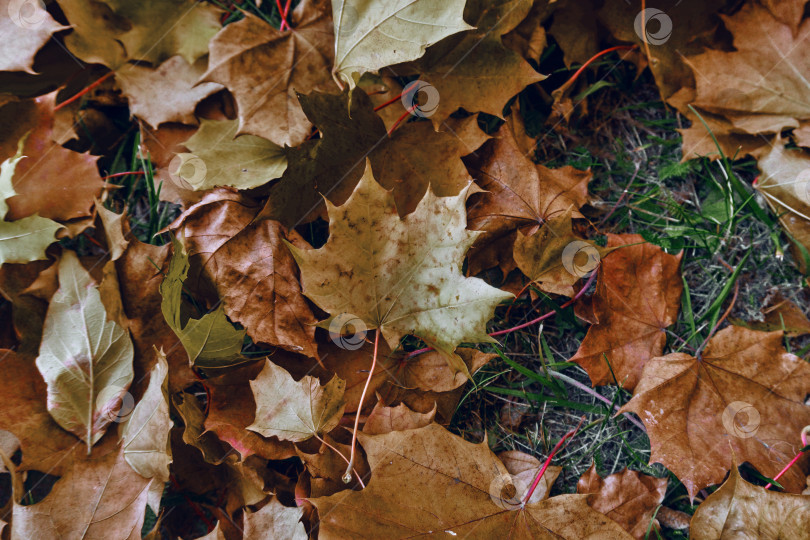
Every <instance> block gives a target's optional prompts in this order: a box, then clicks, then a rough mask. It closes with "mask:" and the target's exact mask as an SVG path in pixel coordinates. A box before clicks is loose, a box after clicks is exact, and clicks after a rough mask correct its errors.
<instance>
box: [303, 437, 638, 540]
mask: <svg viewBox="0 0 810 540" xmlns="http://www.w3.org/2000/svg"><path fill="white" fill-rule="evenodd" d="M359 437H360V441H361V443H362V445H363V449H364V450H365V451H366V455H367V456H368V460H369V464H370V465H371V471H372V477H371V480H370V481H369V483H368V484H367V486H366V488H365V489H363V490H362V491H351V492H342V493H337V494H334V495H330V496H328V497H315V498H312V499H309V500H310V502H312V503H313V504H314V505H315V506H316V507H317V508H318V513H319V514H320V525H319V537H320V538H323V539H326V540H328V539H332V538H345V537H346V536H347V535H348V536H352V537H356V538H383V537H384V538H409V537H412V536H413V535H414V534H419V535H424V536H433V535H436V536H439V535H441V536H443V537H446V536H447V535H450V536H458V537H474V538H496V537H507V536H508V537H509V538H515V539H518V538H544V539H545V538H571V539H574V538H576V539H580V538H584V537H586V536H588V535H601V536H603V537H605V538H608V537H610V538H617V539H618V538H629V535H627V533H625V532H624V530H622V528H621V527H619V525H617V524H616V523H615V522H613V521H612V520H610V519H609V518H607V517H605V516H604V515H602V514H600V513H599V512H597V511H595V510H593V509H592V508H590V507H589V506H588V505H587V503H586V502H585V499H586V497H584V496H580V495H559V496H557V497H552V498H550V499H546V500H543V501H540V502H530V503H528V504H526V505H525V507H521V505H520V504H519V502H513V501H512V499H513V497H512V495H514V493H513V494H511V495H509V496H507V497H505V496H504V495H506V494H505V493H504V492H503V491H502V488H503V487H505V486H508V487H511V486H513V485H514V484H512V483H511V476H510V474H509V472H508V471H507V469H506V467H505V466H504V465H503V463H501V461H500V460H498V458H497V457H496V456H495V454H493V453H492V451H491V450H490V449H489V447H488V446H487V444H486V443H481V444H473V443H469V442H467V441H465V440H463V439H461V438H460V437H458V436H456V435H453V434H451V433H450V432H448V431H447V430H445V429H444V428H442V427H439V426H438V425H436V424H430V425H428V426H425V427H423V428H419V429H414V430H408V431H394V432H391V433H387V434H385V435H374V436H368V435H364V434H360V435H359ZM405 478H407V481H403V479H405ZM512 489H513V490H514V488H512ZM403 507H404V508H407V511H396V512H392V509H395V508H403Z"/></svg>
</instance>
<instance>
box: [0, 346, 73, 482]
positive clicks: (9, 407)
mask: <svg viewBox="0 0 810 540" xmlns="http://www.w3.org/2000/svg"><path fill="white" fill-rule="evenodd" d="M0 369H2V372H3V376H4V377H6V378H7V379H8V380H9V381H14V384H4V385H2V386H0V402H2V403H3V407H2V409H0V429H4V430H8V431H10V432H11V433H13V434H14V435H15V436H16V437H17V438H18V439H19V440H20V448H21V449H22V452H23V455H22V462H21V463H20V464H19V466H18V467H17V470H18V471H20V472H24V471H27V470H31V469H38V470H44V471H51V474H60V473H61V472H62V471H61V465H62V462H63V460H64V457H65V454H66V452H67V451H69V450H71V449H73V448H75V447H76V446H78V445H79V444H80V442H79V441H77V440H76V438H75V437H74V436H73V435H71V434H69V433H68V432H67V431H65V430H64V429H62V428H61V427H59V425H58V424H57V423H56V422H55V421H54V419H53V418H52V417H51V415H50V414H49V413H48V409H47V408H46V401H47V386H46V385H45V381H43V380H42V375H40V373H39V371H38V370H37V368H36V364H35V363H34V358H31V357H27V356H24V355H21V354H18V353H16V352H14V351H9V350H0Z"/></svg>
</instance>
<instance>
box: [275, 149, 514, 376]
mask: <svg viewBox="0 0 810 540" xmlns="http://www.w3.org/2000/svg"><path fill="white" fill-rule="evenodd" d="M468 189H469V187H468V188H467V189H464V190H462V192H461V193H460V194H458V195H456V196H452V197H437V196H436V195H435V194H434V193H433V191H432V190H428V192H427V193H426V194H425V196H424V198H423V199H422V200H421V202H420V203H419V205H418V206H417V207H416V209H415V210H414V211H413V212H412V213H411V214H408V215H407V216H406V217H405V218H404V219H400V217H399V215H398V214H397V208H396V205H395V203H394V198H393V194H392V193H391V192H389V191H386V190H385V189H384V188H383V187H382V186H380V185H379V184H378V183H377V181H376V180H375V179H374V177H373V175H372V172H371V165H370V164H368V163H367V165H366V171H365V174H364V175H363V177H362V178H361V179H360V182H359V184H358V185H357V188H355V190H354V193H352V195H351V197H350V198H349V199H348V200H347V201H346V203H345V204H343V205H342V206H339V207H335V206H333V205H332V204H330V203H329V202H328V201H327V210H328V212H329V240H328V241H327V242H326V245H324V246H323V247H322V248H320V249H316V250H302V249H298V248H295V247H293V246H290V249H291V250H292V252H293V255H294V256H295V258H296V261H297V262H298V266H299V267H301V282H302V285H303V290H304V294H306V295H307V296H308V297H309V298H310V299H311V300H312V301H313V302H315V303H316V304H318V306H320V307H321V308H322V309H324V310H325V311H327V312H329V313H330V314H331V315H332V317H331V318H330V319H328V320H327V321H324V322H322V323H321V325H323V326H329V324H330V323H331V321H333V320H335V317H338V316H344V317H345V316H346V315H345V314H351V316H352V317H356V318H359V319H360V320H362V321H363V322H364V323H365V324H366V325H367V326H368V327H369V328H372V329H373V328H379V329H380V331H381V332H382V335H383V337H385V339H386V341H387V342H388V345H389V346H390V347H391V348H392V349H394V348H395V347H396V346H397V344H398V343H399V341H400V340H401V339H402V338H403V337H404V336H405V335H407V334H414V335H416V336H418V337H420V338H422V339H423V340H424V341H425V342H426V343H427V344H428V345H430V346H432V347H434V348H435V349H436V350H438V351H439V352H441V353H442V354H443V355H444V357H445V359H447V361H448V363H449V364H450V366H451V367H452V368H453V369H454V371H461V372H463V373H465V374H468V371H467V367H466V365H465V364H464V362H463V360H462V359H461V358H460V357H459V356H458V355H457V354H455V353H454V352H453V351H454V349H455V348H456V347H457V346H458V345H459V344H460V343H462V342H491V341H493V340H492V338H491V337H489V336H488V335H487V333H486V323H487V321H489V319H490V318H492V315H493V312H494V310H495V306H497V305H498V304H499V303H500V302H501V301H503V300H506V299H508V298H511V297H512V294H510V293H507V292H504V291H501V290H499V289H496V288H494V287H491V286H490V285H488V284H487V283H486V282H485V281H483V280H481V279H478V278H467V277H464V275H463V274H462V273H461V265H462V262H463V260H464V254H465V253H466V252H467V250H468V249H469V247H470V245H472V243H473V242H474V241H475V239H476V237H477V236H478V235H477V233H475V232H473V231H468V230H467V229H466V228H465V227H466V224H467V219H466V210H465V208H464V204H465V201H466V198H467V190H468ZM288 245H289V244H288Z"/></svg>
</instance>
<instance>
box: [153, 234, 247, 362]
mask: <svg viewBox="0 0 810 540" xmlns="http://www.w3.org/2000/svg"><path fill="white" fill-rule="evenodd" d="M172 243H173V245H174V255H173V256H172V260H171V262H170V263H169V271H168V273H167V275H166V277H165V278H164V279H163V282H162V283H161V284H160V294H161V296H162V297H163V301H162V302H161V305H160V308H161V311H163V317H164V318H165V319H166V322H167V323H168V324H169V326H170V327H171V329H172V330H174V333H175V334H177V337H178V339H180V342H181V343H182V344H183V347H184V348H185V349H186V352H187V353H188V358H189V362H190V363H191V365H192V366H196V367H199V368H221V367H226V366H232V365H234V364H238V363H242V362H247V361H248V360H249V359H248V358H245V357H243V356H242V355H241V354H240V353H241V350H242V343H243V342H244V339H245V330H244V329H242V330H239V329H237V328H236V327H235V326H234V325H233V324H232V323H231V322H230V321H229V320H228V317H227V316H226V315H225V306H224V305H223V304H222V303H220V304H219V305H218V306H217V307H216V309H215V310H214V311H211V312H210V313H206V314H205V315H203V316H202V317H200V318H199V319H195V318H192V317H190V316H189V315H188V311H189V309H190V307H189V306H188V304H187V303H186V302H185V301H184V300H183V282H184V281H185V280H186V276H188V270H189V262H188V253H186V249H185V247H184V246H183V243H182V242H181V241H180V239H178V238H174V239H172Z"/></svg>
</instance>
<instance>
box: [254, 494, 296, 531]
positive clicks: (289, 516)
mask: <svg viewBox="0 0 810 540" xmlns="http://www.w3.org/2000/svg"><path fill="white" fill-rule="evenodd" d="M303 515H304V510H303V509H302V508H290V507H288V506H282V504H281V503H280V502H278V499H276V498H273V500H272V501H270V502H269V503H268V504H266V505H264V506H263V507H262V508H261V510H258V511H257V512H245V538H284V539H285V540H288V539H289V540H306V538H307V532H306V530H305V529H304V524H303V523H301V517H302V516H303Z"/></svg>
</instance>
